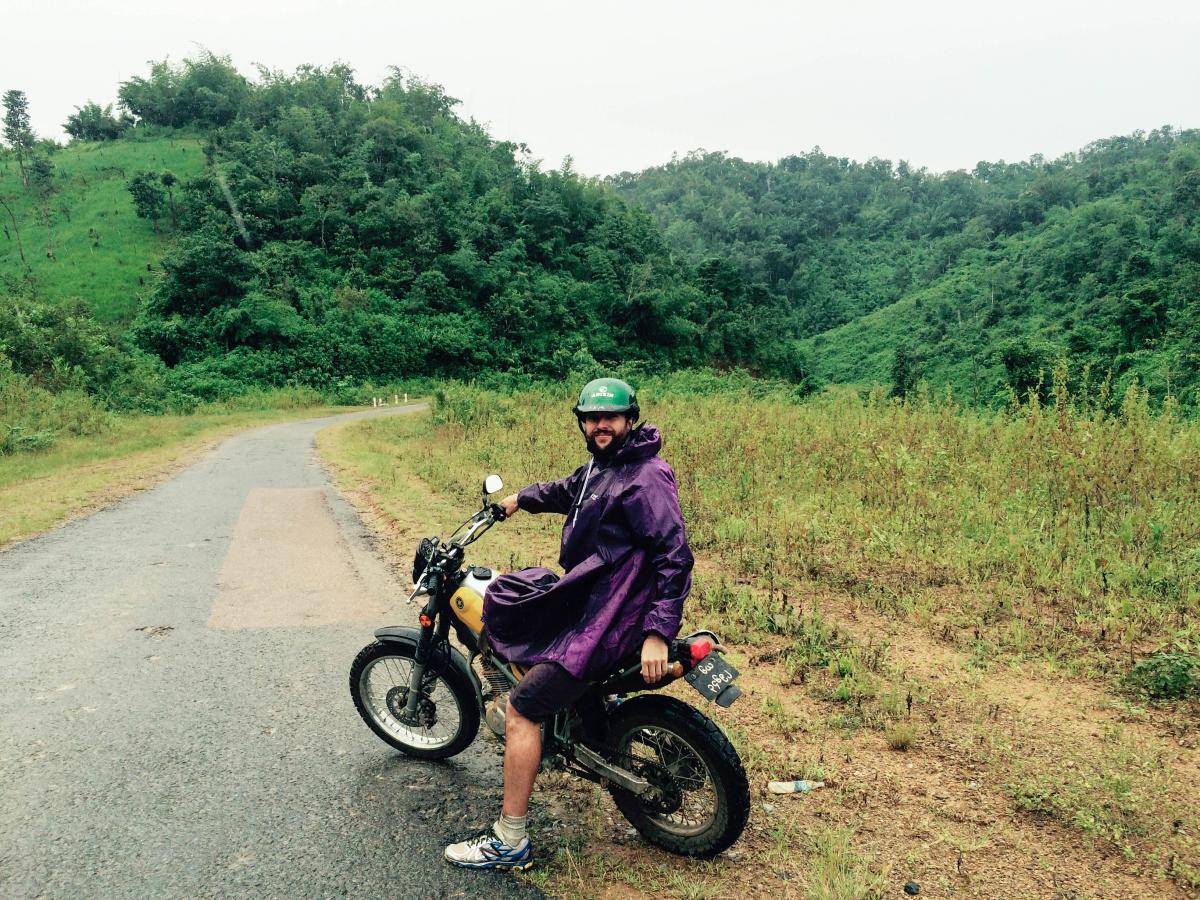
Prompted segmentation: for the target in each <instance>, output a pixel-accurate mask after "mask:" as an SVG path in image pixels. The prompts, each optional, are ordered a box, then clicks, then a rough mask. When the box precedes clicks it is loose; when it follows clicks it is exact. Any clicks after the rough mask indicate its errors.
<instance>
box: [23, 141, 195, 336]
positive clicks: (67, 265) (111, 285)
mask: <svg viewBox="0 0 1200 900" xmlns="http://www.w3.org/2000/svg"><path fill="white" fill-rule="evenodd" d="M51 161H52V162H53V164H54V168H55V184H56V186H57V188H58V191H57V193H56V194H55V195H54V197H53V199H52V201H51V209H52V211H53V217H54V218H53V223H52V226H51V227H52V229H53V243H54V257H53V258H50V257H48V256H47V252H46V250H47V230H46V226H45V224H44V223H43V221H42V216H41V214H40V212H39V210H38V206H37V203H36V202H35V200H34V198H33V196H32V195H31V193H30V192H28V191H26V190H25V188H24V187H23V185H22V183H21V174H20V170H19V169H18V168H17V163H16V160H15V159H14V158H12V157H11V155H8V156H5V157H4V159H3V162H2V163H0V197H3V198H4V199H5V201H6V202H7V203H8V205H9V206H11V207H12V210H13V213H14V214H15V215H16V218H17V225H18V228H19V229H20V236H21V242H22V243H23V245H24V249H25V259H26V261H27V263H28V268H27V267H26V266H25V265H23V264H22V262H21V259H20V257H19V254H18V248H17V240H16V237H15V236H14V235H13V234H12V230H13V226H12V222H11V220H9V218H8V215H7V213H5V212H4V211H3V210H0V223H2V224H3V225H4V228H5V230H6V231H7V232H8V233H7V234H6V235H4V234H3V233H2V232H0V235H2V236H3V239H0V285H2V286H3V287H4V288H7V289H8V290H9V291H11V292H13V293H20V292H25V291H26V290H29V291H30V292H31V293H32V294H33V295H34V296H35V297H36V298H37V299H40V300H46V301H50V302H53V301H57V300H61V299H68V298H76V297H77V298H80V299H82V300H84V301H85V302H86V303H87V304H88V305H89V306H90V307H91V308H92V310H93V311H94V312H95V315H96V317H97V318H98V319H99V320H101V321H103V322H108V323H113V324H123V323H126V322H128V321H129V320H130V319H131V318H132V317H133V314H134V312H135V311H136V309H137V305H138V301H139V298H140V297H141V295H142V294H143V293H144V292H145V291H146V290H147V289H148V286H149V284H150V283H151V278H150V272H151V270H153V269H155V268H157V266H158V261H159V259H160V258H161V257H162V255H163V251H164V249H165V246H166V243H167V241H168V240H169V228H164V227H163V225H165V224H167V223H161V224H160V228H159V230H160V232H162V233H161V234H157V235H156V234H155V233H154V230H153V228H152V227H151V224H150V223H149V222H148V221H146V220H145V219H139V218H138V217H137V215H136V214H135V212H134V206H133V200H132V198H131V197H130V194H129V191H128V189H127V188H126V182H127V181H128V180H129V178H131V177H132V176H133V175H134V174H135V173H137V172H139V171H143V170H149V171H155V172H161V171H163V170H170V171H171V172H174V173H175V175H176V176H178V177H179V178H180V179H181V180H182V179H184V178H188V177H191V176H194V175H196V174H198V173H199V172H200V170H201V169H202V168H203V165H204V154H203V153H202V152H201V149H200V141H199V140H198V139H195V138H154V139H149V140H136V141H135V140H120V141H110V142H103V143H91V142H87V143H75V144H71V145H69V146H68V147H66V148H64V149H63V150H61V151H59V152H57V153H55V154H54V155H53V156H52V157H51Z"/></svg>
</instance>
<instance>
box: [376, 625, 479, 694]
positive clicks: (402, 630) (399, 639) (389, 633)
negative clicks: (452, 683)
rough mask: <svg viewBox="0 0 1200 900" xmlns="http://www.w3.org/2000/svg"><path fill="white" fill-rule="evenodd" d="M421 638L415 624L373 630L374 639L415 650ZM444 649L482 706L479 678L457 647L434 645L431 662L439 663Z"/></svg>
mask: <svg viewBox="0 0 1200 900" xmlns="http://www.w3.org/2000/svg"><path fill="white" fill-rule="evenodd" d="M420 639H421V629H420V628H417V627H416V626H415V625H389V626H387V627H386V628H380V629H377V630H376V632H375V640H377V641H380V642H381V643H384V644H402V645H404V646H405V647H409V648H411V649H412V650H413V652H414V653H415V652H416V649H417V642H418V641H420ZM445 649H449V651H450V665H451V666H452V667H454V668H455V669H457V670H458V672H459V674H460V675H462V677H463V678H465V679H467V681H468V682H470V684H471V685H472V686H473V687H474V688H475V700H476V702H478V703H479V706H480V708H481V709H482V708H483V694H482V693H481V691H480V687H479V678H478V677H477V676H476V675H475V672H474V671H472V669H471V664H470V663H468V662H467V658H466V657H465V656H463V655H462V653H460V652H459V650H458V648H457V647H454V646H452V645H450V644H445V645H444V647H441V648H439V647H435V648H434V650H433V658H432V660H431V662H433V663H434V664H435V665H436V664H440V663H441V661H442V658H443V653H444V652H445Z"/></svg>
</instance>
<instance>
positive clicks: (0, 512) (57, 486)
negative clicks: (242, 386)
mask: <svg viewBox="0 0 1200 900" xmlns="http://www.w3.org/2000/svg"><path fill="white" fill-rule="evenodd" d="M337 411H338V410H337V409H334V408H332V407H323V406H322V407H300V408H287V409H242V410H238V409H233V410H231V409H227V408H220V407H209V408H207V409H206V410H204V411H201V412H198V413H196V414H194V415H189V416H128V417H114V419H113V422H112V425H111V427H109V428H108V429H107V430H106V431H104V432H103V433H100V434H95V435H88V436H84V437H72V438H65V439H62V440H60V441H59V442H58V443H57V444H55V446H54V447H53V448H51V449H50V450H47V451H44V452H38V453H25V454H18V455H14V456H5V457H0V548H3V547H6V546H8V545H9V544H12V543H14V542H16V541H19V540H23V539H25V538H29V537H32V536H33V535H36V534H40V533H42V532H44V531H47V530H48V529H50V528H53V527H54V526H55V525H59V524H61V523H62V522H65V521H67V520H69V519H72V518H76V517H78V516H80V515H84V514H86V513H89V512H92V511H94V510H96V509H99V508H101V507H103V506H107V505H108V504H110V503H113V502H115V501H116V500H119V499H121V498H122V497H125V496H128V495H129V494H131V493H134V492H136V491H139V490H143V489H145V488H147V487H149V486H150V485H152V484H154V483H155V482H156V481H157V480H159V479H160V478H162V477H163V476H164V475H167V474H169V473H171V472H173V471H175V470H176V469H178V468H179V467H180V466H181V465H183V464H185V463H186V462H187V461H189V460H191V459H192V458H194V457H195V455H196V454H197V453H199V452H200V451H201V450H203V449H204V448H205V447H207V446H209V445H210V444H212V443H213V442H214V441H218V440H220V439H222V438H225V437H228V436H229V435H231V434H233V433H235V432H237V431H243V430H245V429H247V428H253V427H255V426H258V425H267V424H270V423H273V422H283V421H288V420H293V419H302V418H311V417H314V416H320V415H327V414H329V413H332V412H337Z"/></svg>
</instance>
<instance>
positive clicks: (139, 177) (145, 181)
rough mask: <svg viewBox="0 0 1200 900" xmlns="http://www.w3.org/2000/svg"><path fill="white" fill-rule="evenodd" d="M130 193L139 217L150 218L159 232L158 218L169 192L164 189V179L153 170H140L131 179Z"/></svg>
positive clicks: (152, 224)
mask: <svg viewBox="0 0 1200 900" xmlns="http://www.w3.org/2000/svg"><path fill="white" fill-rule="evenodd" d="M129 193H130V194H132V195H133V205H134V208H135V209H136V210H137V214H138V217H139V218H142V219H149V220H150V227H152V228H153V229H154V233H155V234H158V220H159V218H160V217H161V216H162V212H163V207H165V206H166V203H167V193H166V191H164V190H163V189H162V179H161V178H160V177H159V176H158V175H156V174H155V173H153V172H138V173H137V174H136V175H134V176H133V177H132V178H130V179H129Z"/></svg>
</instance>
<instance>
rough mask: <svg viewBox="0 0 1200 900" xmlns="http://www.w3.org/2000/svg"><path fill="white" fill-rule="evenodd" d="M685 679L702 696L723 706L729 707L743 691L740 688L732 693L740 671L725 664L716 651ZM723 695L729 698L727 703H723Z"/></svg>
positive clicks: (697, 665) (699, 663)
mask: <svg viewBox="0 0 1200 900" xmlns="http://www.w3.org/2000/svg"><path fill="white" fill-rule="evenodd" d="M683 677H684V679H685V680H686V681H687V683H688V684H690V685H691V686H692V687H694V688H695V689H696V690H698V691H699V692H700V693H701V694H703V695H704V696H705V697H707V698H708V699H709V700H712V701H714V702H716V703H719V704H720V705H721V706H728V705H729V704H730V703H732V702H733V701H734V700H735V699H737V696H738V695H739V694H741V690H739V689H738V688H732V691H731V685H732V684H733V681H734V679H735V678H737V677H738V670H737V669H735V668H734V667H733V666H731V665H729V663H727V662H725V660H724V659H722V658H721V654H719V653H718V652H717V651H716V650H713V651H711V652H710V653H709V654H708V656H706V657H704V659H702V660H700V662H698V663H696V665H695V667H694V668H693V669H692V670H691V671H690V672H688V673H687V674H686V675H685V676H683ZM726 691H730V693H728V694H727V693H726ZM722 694H725V697H727V698H728V701H727V702H722V700H724V699H725V698H723V697H722V696H721V695H722Z"/></svg>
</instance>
